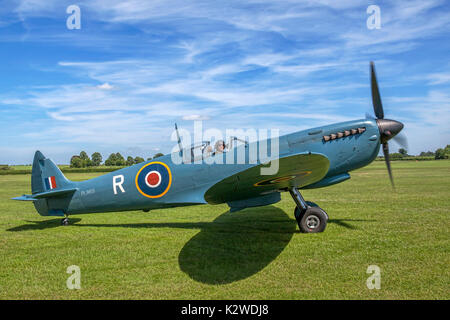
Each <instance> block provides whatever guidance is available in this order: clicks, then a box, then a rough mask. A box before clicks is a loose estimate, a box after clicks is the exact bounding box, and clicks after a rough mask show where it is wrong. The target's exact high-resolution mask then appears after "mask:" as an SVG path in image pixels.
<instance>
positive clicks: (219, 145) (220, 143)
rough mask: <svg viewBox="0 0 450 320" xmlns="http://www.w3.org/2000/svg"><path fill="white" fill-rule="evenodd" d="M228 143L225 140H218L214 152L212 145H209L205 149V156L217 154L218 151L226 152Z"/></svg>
mask: <svg viewBox="0 0 450 320" xmlns="http://www.w3.org/2000/svg"><path fill="white" fill-rule="evenodd" d="M226 147H227V146H226V144H225V142H224V141H223V140H217V142H216V143H215V145H214V152H213V148H212V146H207V147H206V148H205V149H204V150H203V154H204V157H209V156H210V155H215V154H218V153H224V152H225V149H226Z"/></svg>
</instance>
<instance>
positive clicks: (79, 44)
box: [0, 0, 450, 164]
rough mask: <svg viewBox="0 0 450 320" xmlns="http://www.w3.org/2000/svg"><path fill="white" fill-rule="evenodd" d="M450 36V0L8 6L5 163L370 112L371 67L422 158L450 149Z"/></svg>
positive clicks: (38, 1)
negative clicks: (176, 130) (74, 10)
mask: <svg viewBox="0 0 450 320" xmlns="http://www.w3.org/2000/svg"><path fill="white" fill-rule="evenodd" d="M72 4H75V5H78V6H79V7H80V9H81V29H80V30H69V29H68V28H67V27H66V19H67V18H68V17H69V14H67V13H66V8H67V7H68V6H69V5H72ZM371 4H376V5H378V6H379V7H380V10H381V28H380V29H372V30H370V29H368V28H367V25H366V20H367V18H368V17H369V14H367V12H366V9H367V7H368V6H369V5H371ZM449 40H450V4H449V2H448V1H445V0H430V1H423V0H420V1H414V0H412V1H359V0H343V1H333V0H319V1H312V0H311V1H289V0H288V1H272V0H271V1H266V0H255V1H225V0H224V1H213V0H211V1H188V0H184V1H169V0H164V1H160V0H155V1H138V0H133V1H127V2H125V1H118V0H109V1H100V0H86V1H64V0H16V1H14V0H11V1H9V0H6V1H2V6H1V8H0V45H1V49H2V50H0V59H1V61H2V63H1V64H0V71H1V74H2V77H0V137H1V138H0V163H9V164H23V163H30V162H31V161H32V157H33V153H34V151H35V150H37V149H39V150H41V151H42V152H43V153H44V154H45V155H47V156H48V157H50V158H52V159H54V160H55V161H57V162H58V163H68V162H69V159H70V157H71V155H73V154H76V153H79V152H80V151H81V150H85V151H87V152H88V153H89V154H91V153H93V152H95V151H100V152H101V153H102V154H103V156H104V158H106V157H107V155H108V154H109V153H111V152H117V151H119V152H121V153H122V154H123V155H133V156H136V155H140V156H144V157H145V158H147V157H149V156H152V155H153V154H155V153H156V152H159V151H161V152H164V153H167V152H170V150H171V149H172V147H173V146H174V143H175V142H173V141H171V140H170V136H171V133H172V130H173V124H174V123H175V122H177V123H178V125H179V127H183V128H186V129H188V130H192V126H193V121H192V120H193V119H204V120H205V121H204V124H203V126H204V128H205V129H207V128H223V129H225V128H244V129H245V128H256V129H258V128H266V129H270V128H277V129H279V130H280V133H281V134H285V133H289V132H293V131H297V130H302V129H306V128H309V127H315V126H320V125H325V124H329V123H333V122H339V121H345V120H350V119H359V118H364V117H365V114H366V113H369V114H373V110H372V105H371V97H370V87H369V61H370V60H373V61H375V63H376V67H377V74H378V81H379V85H380V90H381V95H382V99H383V104H384V108H385V115H386V118H392V119H396V120H399V121H402V122H403V123H404V124H405V129H404V133H405V134H406V135H407V137H408V142H409V151H410V153H413V154H417V153H418V152H420V151H424V150H432V151H434V150H435V149H437V148H438V147H442V146H445V145H446V144H450V129H449V126H448V125H449V120H450V117H449V111H450V90H449V89H450V60H449V53H450V41H449ZM397 148H398V146H396V145H395V143H393V145H392V146H391V149H394V150H395V149H397Z"/></svg>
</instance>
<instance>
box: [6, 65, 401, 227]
mask: <svg viewBox="0 0 450 320" xmlns="http://www.w3.org/2000/svg"><path fill="white" fill-rule="evenodd" d="M370 68H371V70H370V71H371V89H372V102H373V108H374V111H375V115H376V119H375V118H366V119H362V120H354V121H347V122H342V123H336V124H332V125H328V126H324V127H318V128H313V129H309V130H304V131H299V132H295V133H291V134H288V135H285V136H281V137H279V153H278V157H277V160H278V161H279V162H278V165H279V167H278V171H277V172H276V173H274V174H272V175H261V172H260V169H261V168H262V167H264V166H267V161H263V159H261V158H259V153H258V158H257V160H256V161H253V162H252V161H249V158H250V155H249V151H248V150H249V149H251V148H250V147H251V143H250V144H249V143H246V144H241V145H240V146H235V148H233V149H234V150H237V151H238V152H239V150H240V151H243V152H244V154H245V163H243V164H232V165H231V164H226V161H217V163H214V164H209V163H205V161H204V159H203V158H200V160H195V159H194V160H192V161H191V162H189V163H181V164H176V163H174V162H173V160H172V159H173V157H172V156H171V155H166V156H163V157H160V158H158V159H157V160H155V159H154V160H151V161H148V162H144V163H140V164H136V165H133V166H131V167H127V168H123V169H120V170H117V171H114V172H111V173H108V174H105V175H102V176H99V177H96V178H94V179H91V180H86V181H80V182H74V181H69V180H67V179H66V178H65V177H64V175H63V173H62V172H61V171H60V170H59V168H58V167H57V166H56V165H55V164H54V163H53V162H52V161H51V160H50V159H48V158H46V157H44V155H43V154H42V153H41V152H39V151H36V154H35V156H34V161H33V168H32V174H31V190H32V194H31V195H23V196H21V197H17V198H14V200H27V201H32V202H33V204H34V206H35V208H36V210H37V211H38V213H39V214H40V215H43V216H63V217H65V218H64V219H63V220H62V224H63V225H67V224H68V223H69V222H68V216H69V215H74V214H82V213H96V212H113V211H128V210H144V211H146V212H147V211H149V210H150V209H157V208H172V207H178V206H189V205H198V204H220V203H227V204H228V206H229V207H230V211H236V210H241V209H244V208H247V207H257V206H265V205H269V204H273V203H276V202H278V201H280V199H281V197H280V193H281V192H285V191H289V193H290V195H291V196H292V198H293V200H294V202H295V204H296V208H295V211H294V216H295V218H296V220H297V222H298V226H299V228H300V230H301V231H302V232H306V233H314V232H322V231H323V230H324V229H325V227H326V224H327V221H328V215H327V213H326V212H325V211H324V210H322V209H321V208H319V207H318V206H317V205H316V204H314V203H312V202H307V201H305V200H304V199H303V197H302V195H301V193H300V191H299V189H308V188H321V187H326V186H330V185H333V184H336V183H340V182H343V181H345V180H347V179H349V178H350V175H349V172H350V171H352V170H355V169H358V168H361V167H364V166H366V165H368V164H369V163H371V162H372V161H373V160H374V159H375V158H376V156H377V155H378V152H379V148H380V145H382V146H383V153H384V157H385V161H386V165H387V170H388V173H389V177H390V180H391V183H392V185H393V178H392V172H391V166H390V162H389V147H388V140H390V139H391V138H393V137H394V136H396V135H397V134H398V133H399V132H400V131H401V130H402V129H403V124H402V123H400V122H398V121H395V120H388V119H384V112H383V106H382V103H381V98H380V93H379V90H378V84H377V80H376V75H375V70H374V65H373V62H371V65H370ZM177 134H178V131H177ZM261 141H262V140H261ZM261 141H258V142H253V143H254V144H256V147H259V145H260V143H261ZM265 141H266V143H269V144H270V140H265ZM179 142H180V139H179ZM254 146H255V145H254ZM195 148H196V147H192V148H191V149H182V148H180V151H179V152H180V153H181V154H183V152H185V153H187V152H192V153H193V152H194V149H195ZM231 151H232V150H229V151H227V152H225V153H220V152H216V153H213V154H211V155H210V157H223V159H221V160H224V159H225V157H226V155H227V154H228V155H229V152H231ZM238 152H237V153H238ZM172 155H173V154H172ZM210 159H211V158H210Z"/></svg>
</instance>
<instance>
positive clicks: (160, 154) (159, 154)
mask: <svg viewBox="0 0 450 320" xmlns="http://www.w3.org/2000/svg"><path fill="white" fill-rule="evenodd" d="M163 155H164V154H163V153H161V152H158V153H157V154H155V155H154V156H153V159H155V158H159V157H162V156H163Z"/></svg>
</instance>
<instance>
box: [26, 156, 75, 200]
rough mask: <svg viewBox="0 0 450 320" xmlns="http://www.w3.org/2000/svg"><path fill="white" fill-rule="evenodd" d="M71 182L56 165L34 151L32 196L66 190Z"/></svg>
mask: <svg viewBox="0 0 450 320" xmlns="http://www.w3.org/2000/svg"><path fill="white" fill-rule="evenodd" d="M70 185H71V182H70V181H69V180H67V178H66V177H65V176H64V174H63V173H62V172H61V170H60V169H59V168H58V166H56V164H55V163H54V162H53V161H52V160H50V159H47V158H45V157H44V155H43V154H42V153H41V152H40V151H36V153H35V154H34V160H33V169H32V170H31V192H32V194H36V193H42V192H47V191H51V190H53V189H64V188H68V187H69V186H70Z"/></svg>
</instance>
